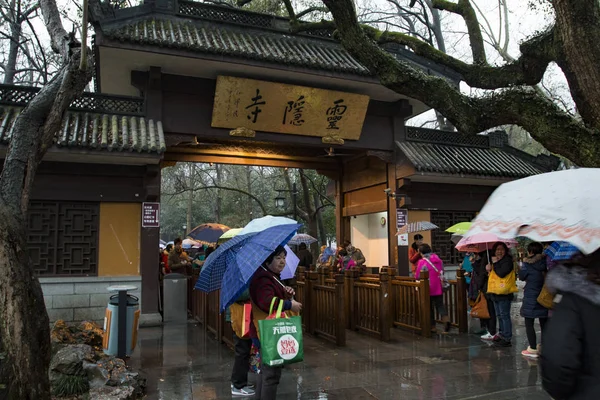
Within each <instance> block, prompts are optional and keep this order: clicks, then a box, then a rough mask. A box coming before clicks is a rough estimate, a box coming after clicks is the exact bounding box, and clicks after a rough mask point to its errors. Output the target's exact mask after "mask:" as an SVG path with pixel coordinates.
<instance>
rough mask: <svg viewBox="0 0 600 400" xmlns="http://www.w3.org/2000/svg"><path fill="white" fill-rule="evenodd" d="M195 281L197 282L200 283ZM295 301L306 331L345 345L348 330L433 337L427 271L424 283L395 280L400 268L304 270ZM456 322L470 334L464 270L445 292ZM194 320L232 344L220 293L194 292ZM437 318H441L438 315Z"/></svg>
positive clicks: (382, 337) (379, 335) (296, 282)
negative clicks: (402, 331) (376, 271)
mask: <svg viewBox="0 0 600 400" xmlns="http://www.w3.org/2000/svg"><path fill="white" fill-rule="evenodd" d="M194 282H195V281H194ZM293 286H294V288H295V290H296V295H295V299H296V300H297V301H299V302H300V303H302V305H303V309H302V313H301V315H302V324H303V327H304V330H305V332H307V333H310V334H314V335H318V336H321V337H323V338H324V339H326V340H329V341H331V342H334V343H336V344H337V345H339V346H344V345H345V343H346V333H345V330H346V329H351V330H356V331H359V332H362V333H365V334H369V335H372V336H375V337H377V338H379V339H380V340H383V341H387V340H389V339H390V330H391V328H392V327H398V328H401V329H406V330H409V331H412V332H416V333H418V334H420V335H422V336H424V337H431V328H432V327H431V314H430V313H431V301H430V296H429V295H430V293H429V280H428V274H427V272H423V273H422V274H421V279H420V280H419V281H415V279H413V278H408V277H399V276H395V269H394V268H387V267H382V268H381V273H380V274H378V275H375V274H369V275H360V272H359V271H358V270H357V269H352V270H348V271H345V272H344V275H341V274H338V275H333V274H332V273H331V272H330V271H328V270H326V269H322V270H320V271H318V272H315V271H311V272H307V271H306V270H305V269H304V268H303V267H298V270H297V273H296V279H295V280H294V282H293ZM444 304H445V305H446V307H447V310H448V314H449V317H450V322H451V324H452V325H453V326H454V327H457V328H458V330H459V332H461V333H462V332H467V330H468V326H467V325H468V322H467V292H466V282H465V278H464V276H463V271H462V270H459V271H457V279H456V280H453V281H451V289H450V290H449V291H447V292H446V293H444ZM189 307H190V310H191V313H192V316H193V317H194V318H195V319H196V320H197V321H198V322H200V323H201V324H203V326H204V329H205V330H206V331H208V332H211V333H212V334H214V335H215V337H216V338H217V339H218V340H220V341H221V342H227V343H231V338H232V332H231V326H230V324H229V323H226V322H225V318H224V315H223V314H219V291H217V292H213V293H209V294H206V293H203V292H200V291H197V290H193V291H192V292H191V301H190V306H189ZM436 318H437V319H440V318H439V315H436Z"/></svg>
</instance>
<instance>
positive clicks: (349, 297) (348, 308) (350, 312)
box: [344, 269, 358, 330]
mask: <svg viewBox="0 0 600 400" xmlns="http://www.w3.org/2000/svg"><path fill="white" fill-rule="evenodd" d="M357 278H358V271H356V270H352V269H349V270H346V271H344V280H345V281H346V283H345V284H344V291H345V292H346V294H345V296H346V301H345V310H344V313H345V314H346V318H345V319H346V328H347V329H351V330H356V318H355V314H354V281H355V279H357Z"/></svg>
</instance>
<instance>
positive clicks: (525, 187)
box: [464, 168, 600, 254]
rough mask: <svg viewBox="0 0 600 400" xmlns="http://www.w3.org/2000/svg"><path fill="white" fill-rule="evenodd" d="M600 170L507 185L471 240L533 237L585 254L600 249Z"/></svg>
mask: <svg viewBox="0 0 600 400" xmlns="http://www.w3.org/2000/svg"><path fill="white" fill-rule="evenodd" d="M599 183H600V168H579V169H569V170H564V171H556V172H549V173H546V174H540V175H534V176H530V177H528V178H523V179H519V180H516V181H512V182H508V183H504V184H502V185H500V186H499V187H498V189H496V190H495V191H494V193H492V195H491V196H490V198H489V199H488V201H487V202H486V203H485V205H484V206H483V208H482V209H481V212H480V213H479V215H477V217H476V218H475V220H474V221H473V225H472V226H471V229H469V231H468V232H467V233H466V234H465V236H464V237H465V238H469V237H471V236H474V235H478V234H480V233H493V234H495V235H497V236H498V237H503V238H515V237H517V236H527V237H529V238H530V239H533V240H537V241H539V242H543V241H564V242H568V243H570V244H572V245H574V246H576V247H577V248H578V249H580V250H581V252H582V253H584V254H590V253H593V252H594V251H596V250H597V249H598V248H600V202H599V201H598V199H600V184H599Z"/></svg>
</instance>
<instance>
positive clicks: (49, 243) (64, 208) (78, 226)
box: [27, 201, 100, 277]
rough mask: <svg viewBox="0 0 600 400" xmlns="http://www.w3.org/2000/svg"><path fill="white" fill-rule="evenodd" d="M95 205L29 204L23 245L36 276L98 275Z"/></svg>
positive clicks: (98, 208) (39, 202)
mask: <svg viewBox="0 0 600 400" xmlns="http://www.w3.org/2000/svg"><path fill="white" fill-rule="evenodd" d="M99 220H100V205H99V204H98V203H82V202H81V203H80V202H61V201H59V202H57V201H32V202H31V203H30V205H29V211H28V233H27V244H28V252H29V256H30V258H31V262H32V263H33V265H34V269H35V272H36V273H37V275H38V276H44V277H47V276H90V275H96V274H97V273H98V230H99V223H100V222H99Z"/></svg>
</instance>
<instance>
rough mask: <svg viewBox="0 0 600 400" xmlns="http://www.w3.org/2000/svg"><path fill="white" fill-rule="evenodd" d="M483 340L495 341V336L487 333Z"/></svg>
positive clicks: (482, 337)
mask: <svg viewBox="0 0 600 400" xmlns="http://www.w3.org/2000/svg"><path fill="white" fill-rule="evenodd" d="M481 340H494V335H492V334H491V333H489V332H487V333H486V334H485V335H483V336H481Z"/></svg>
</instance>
